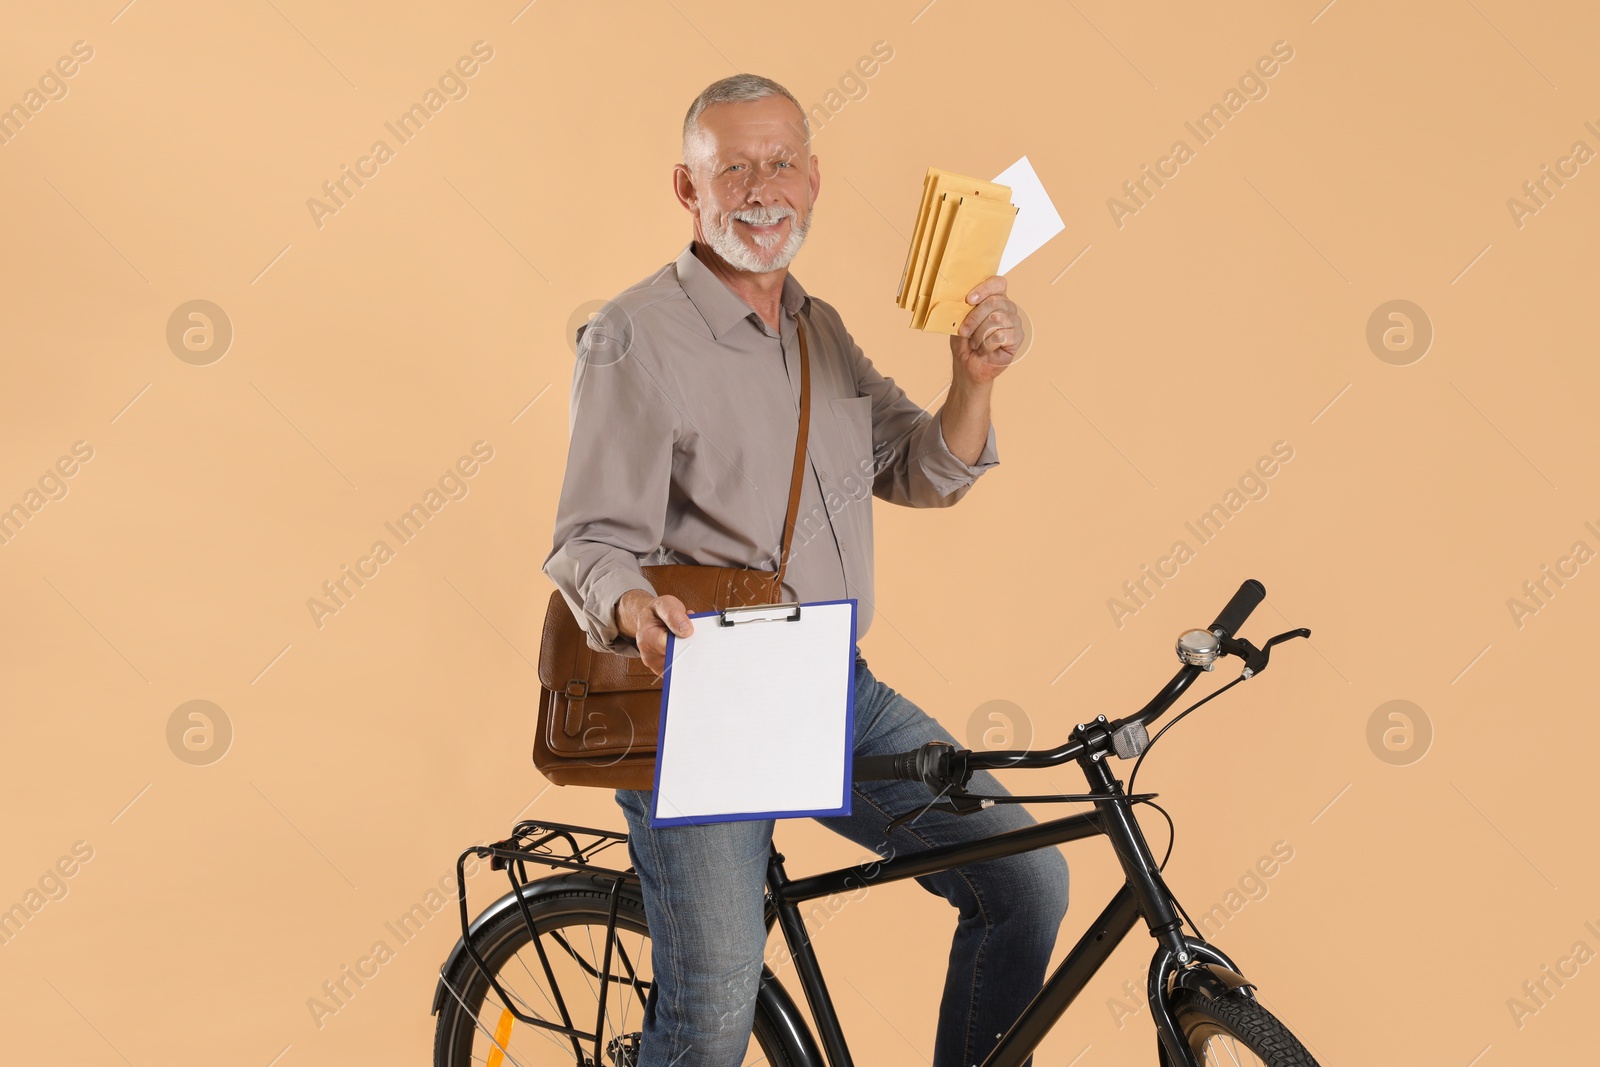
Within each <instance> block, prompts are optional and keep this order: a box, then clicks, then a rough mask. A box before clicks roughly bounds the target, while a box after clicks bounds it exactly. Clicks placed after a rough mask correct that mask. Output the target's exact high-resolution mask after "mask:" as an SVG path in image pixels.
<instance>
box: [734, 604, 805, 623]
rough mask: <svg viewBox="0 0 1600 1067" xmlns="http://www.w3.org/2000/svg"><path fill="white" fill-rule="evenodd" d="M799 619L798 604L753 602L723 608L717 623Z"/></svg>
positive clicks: (791, 620)
mask: <svg viewBox="0 0 1600 1067" xmlns="http://www.w3.org/2000/svg"><path fill="white" fill-rule="evenodd" d="M799 621H800V605H799V604H755V605H752V606H750V607H743V608H724V609H723V611H722V618H721V619H720V620H719V625H722V626H734V625H737V624H738V623H741V622H799Z"/></svg>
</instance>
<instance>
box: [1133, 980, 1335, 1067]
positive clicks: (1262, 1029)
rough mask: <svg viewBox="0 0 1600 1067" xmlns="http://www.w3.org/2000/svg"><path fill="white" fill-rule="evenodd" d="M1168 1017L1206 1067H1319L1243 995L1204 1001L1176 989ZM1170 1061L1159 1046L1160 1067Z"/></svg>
mask: <svg viewBox="0 0 1600 1067" xmlns="http://www.w3.org/2000/svg"><path fill="white" fill-rule="evenodd" d="M1172 1014H1173V1016H1174V1017H1175V1018H1176V1019H1177V1020H1178V1029H1179V1031H1180V1032H1181V1033H1182V1034H1183V1039H1184V1040H1185V1041H1187V1042H1188V1043H1189V1049H1190V1050H1191V1051H1192V1052H1193V1053H1194V1058H1195V1059H1196V1060H1197V1061H1199V1062H1200V1063H1201V1064H1204V1065H1205V1067H1224V1065H1226V1067H1252V1065H1261V1067H1317V1061H1316V1060H1315V1059H1313V1058H1312V1056H1311V1053H1309V1052H1307V1051H1306V1047H1305V1046H1304V1045H1302V1044H1301V1043H1300V1041H1299V1039H1298V1038H1296V1037H1295V1036H1294V1035H1293V1034H1291V1033H1290V1032H1289V1029H1288V1027H1286V1026H1284V1025H1283V1024H1282V1023H1281V1022H1279V1021H1278V1020H1277V1019H1276V1018H1275V1017H1274V1016H1273V1014H1272V1013H1271V1012H1270V1011H1268V1010H1267V1009H1266V1008H1263V1007H1262V1006H1261V1005H1260V1003H1259V1002H1257V1001H1256V1000H1255V999H1253V998H1251V997H1248V996H1245V995H1244V994H1243V993H1240V992H1237V991H1235V992H1232V993H1229V994H1228V995H1227V996H1222V997H1208V996H1206V995H1205V994H1203V993H1197V992H1195V991H1194V990H1192V989H1184V990H1180V991H1179V992H1178V993H1177V995H1176V996H1174V997H1173V1000H1172ZM1171 1062H1172V1061H1171V1060H1170V1059H1169V1058H1168V1057H1167V1051H1166V1049H1165V1048H1163V1049H1162V1050H1161V1063H1162V1064H1163V1067H1170V1064H1171Z"/></svg>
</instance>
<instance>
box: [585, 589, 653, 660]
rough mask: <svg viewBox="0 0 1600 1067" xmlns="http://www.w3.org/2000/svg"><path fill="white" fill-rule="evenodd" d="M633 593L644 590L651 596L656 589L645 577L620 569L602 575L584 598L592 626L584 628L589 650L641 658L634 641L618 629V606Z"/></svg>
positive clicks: (588, 619) (586, 614)
mask: <svg viewBox="0 0 1600 1067" xmlns="http://www.w3.org/2000/svg"><path fill="white" fill-rule="evenodd" d="M630 589H642V590H644V591H645V592H647V593H649V594H650V595H651V596H655V595H656V591H655V589H654V588H653V587H652V586H651V585H650V583H649V582H648V581H647V580H645V578H644V576H643V575H641V574H630V573H629V572H627V571H626V570H622V569H618V570H614V571H611V572H610V573H609V574H605V575H602V576H601V577H600V578H598V579H597V580H596V581H595V582H594V583H593V584H592V585H590V586H589V591H588V593H587V595H586V596H585V597H584V605H583V613H584V615H585V616H587V622H588V624H589V625H588V626H586V627H584V633H585V636H586V637H587V638H588V641H589V647H590V648H592V649H594V650H595V651H596V652H610V653H612V654H613V655H618V656H632V657H634V658H635V659H637V658H638V656H639V646H638V644H637V643H636V642H635V641H634V639H633V638H631V637H625V636H623V635H622V633H621V632H620V631H619V630H618V629H617V622H616V619H617V603H618V601H620V600H621V599H622V596H623V594H624V593H626V592H628V590H630Z"/></svg>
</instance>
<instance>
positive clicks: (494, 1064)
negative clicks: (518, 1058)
mask: <svg viewBox="0 0 1600 1067" xmlns="http://www.w3.org/2000/svg"><path fill="white" fill-rule="evenodd" d="M516 1018H517V1017H516V1016H515V1015H512V1014H511V1009H510V1008H506V1009H503V1010H502V1011H501V1012H500V1021H499V1022H498V1023H495V1026H494V1048H492V1049H490V1050H489V1062H488V1064H487V1065H486V1067H500V1065H501V1064H502V1063H504V1062H505V1059H506V1044H507V1043H508V1042H510V1040H511V1024H512V1023H513V1022H515V1021H516Z"/></svg>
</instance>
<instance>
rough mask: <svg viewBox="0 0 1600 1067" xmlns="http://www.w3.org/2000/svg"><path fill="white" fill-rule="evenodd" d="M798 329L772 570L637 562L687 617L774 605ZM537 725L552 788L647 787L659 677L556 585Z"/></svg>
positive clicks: (536, 751)
mask: <svg viewBox="0 0 1600 1067" xmlns="http://www.w3.org/2000/svg"><path fill="white" fill-rule="evenodd" d="M796 326H797V327H798V329H799V332H800V426H799V429H798V430H797V431H796V434H795V445H794V473H793V474H792V476H791V477H790V480H789V506H788V511H787V512H786V514H785V515H784V520H783V544H782V547H781V549H780V551H779V554H778V569H777V570H776V571H767V570H755V569H752V568H743V567H701V566H693V565H686V564H665V565H661V566H652V567H641V568H640V570H641V571H642V572H643V574H644V576H645V579H646V580H647V581H648V582H649V583H650V584H651V586H652V587H654V589H655V591H656V595H657V596H666V595H668V594H671V595H672V596H675V597H677V598H678V599H679V600H681V601H683V605H684V607H685V608H687V609H688V610H689V612H690V613H691V614H693V613H696V612H703V611H722V610H724V609H726V608H733V607H744V606H747V605H752V604H776V603H778V601H779V600H780V599H781V597H782V592H783V572H784V568H785V567H787V566H788V564H789V552H790V550H791V549H792V548H793V547H794V528H795V520H796V518H797V517H798V515H799V512H800V486H801V478H802V476H803V472H804V470H805V464H806V437H807V435H808V433H809V431H810V428H811V357H810V354H809V352H808V351H807V350H806V331H805V325H804V324H803V323H799V322H797V323H796ZM539 688H540V694H539V721H538V730H537V733H536V735H535V737H534V742H533V764H534V766H535V767H537V768H538V769H539V771H540V773H542V774H543V775H544V776H545V777H546V778H548V779H549V780H550V781H551V782H552V783H554V784H555V785H589V786H600V787H603V788H607V789H651V788H653V787H654V785H655V766H656V739H657V734H658V728H659V724H660V718H661V679H660V677H658V676H657V675H656V674H655V672H653V671H652V670H650V668H648V667H646V666H645V665H644V662H643V661H642V660H640V659H639V658H638V657H635V656H619V655H616V654H614V653H610V652H596V651H595V650H594V649H592V648H590V647H589V642H588V640H587V638H586V636H585V634H584V631H583V628H582V627H581V626H580V625H579V623H578V620H577V619H576V618H575V617H574V616H573V614H572V610H571V609H570V608H569V607H568V606H567V601H566V599H565V598H564V597H563V596H562V595H561V591H560V590H556V591H555V592H553V593H551V594H550V603H549V605H548V606H547V607H546V608H545V615H544V635H543V637H542V639H541V641H540V645H539Z"/></svg>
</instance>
